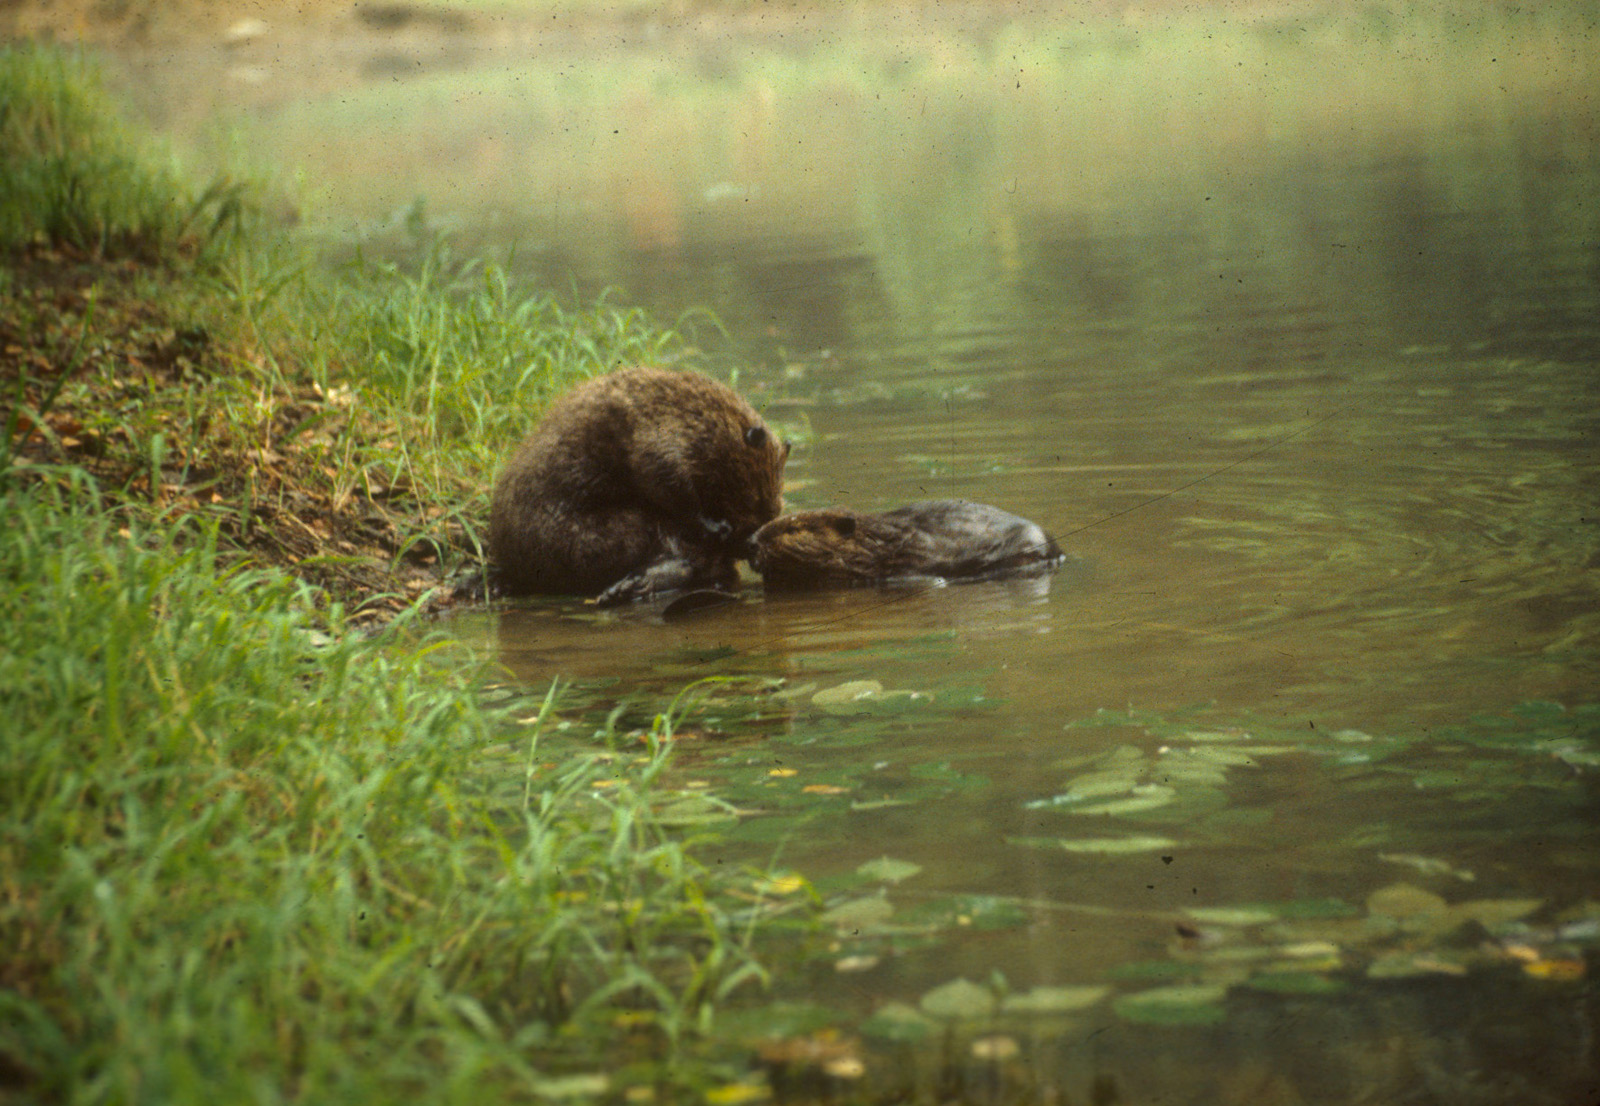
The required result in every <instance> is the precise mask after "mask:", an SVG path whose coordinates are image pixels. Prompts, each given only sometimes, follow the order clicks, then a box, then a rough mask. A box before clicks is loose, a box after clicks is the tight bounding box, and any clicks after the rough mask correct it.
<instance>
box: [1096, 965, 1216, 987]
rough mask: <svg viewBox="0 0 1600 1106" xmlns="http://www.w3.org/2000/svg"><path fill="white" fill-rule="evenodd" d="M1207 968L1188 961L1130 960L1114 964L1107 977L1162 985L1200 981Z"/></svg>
mask: <svg viewBox="0 0 1600 1106" xmlns="http://www.w3.org/2000/svg"><path fill="white" fill-rule="evenodd" d="M1204 973H1205V968H1204V967H1203V966H1202V965H1200V964H1197V963H1195V962H1193V961H1187V960H1129V961H1127V962H1126V963H1123V964H1113V965H1112V966H1111V968H1110V970H1109V971H1107V972H1106V975H1108V976H1109V977H1111V978H1112V979H1120V980H1127V981H1131V982H1135V983H1162V982H1166V981H1168V980H1174V979H1199V978H1200V977H1201V976H1202V975H1203V974H1204Z"/></svg>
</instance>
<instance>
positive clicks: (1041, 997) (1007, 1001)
mask: <svg viewBox="0 0 1600 1106" xmlns="http://www.w3.org/2000/svg"><path fill="white" fill-rule="evenodd" d="M1110 993H1111V988H1110V987H1035V988H1034V989H1033V990H1031V991H1024V992H1022V993H1021V994H1015V995H1007V996H1006V997H1005V998H1004V999H1003V1000H1002V1001H1001V1003H1000V1009H1002V1010H1004V1011H1005V1012H1006V1013H1008V1014H1065V1013H1069V1012H1071V1011H1073V1010H1082V1009H1084V1008H1086V1007H1089V1006H1093V1005H1094V1004H1095V1003H1097V1002H1099V1001H1100V1000H1101V999H1103V998H1105V997H1106V995H1108V994H1110Z"/></svg>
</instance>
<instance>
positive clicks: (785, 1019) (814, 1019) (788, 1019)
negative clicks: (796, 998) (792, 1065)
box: [717, 1002, 840, 1043]
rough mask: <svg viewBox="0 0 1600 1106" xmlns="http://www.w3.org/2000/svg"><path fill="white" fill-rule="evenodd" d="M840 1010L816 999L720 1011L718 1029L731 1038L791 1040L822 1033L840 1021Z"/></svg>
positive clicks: (750, 1040) (746, 1040)
mask: <svg viewBox="0 0 1600 1106" xmlns="http://www.w3.org/2000/svg"><path fill="white" fill-rule="evenodd" d="M839 1017H840V1015H839V1013H838V1011H836V1010H831V1009H829V1008H828V1007H826V1006H822V1005H820V1004H818V1003H814V1002H772V1003H768V1004H767V1005H765V1006H757V1007H754V1008H751V1009H743V1008H737V1009H734V1008H730V1009H725V1010H718V1011H717V1031H718V1033H720V1034H722V1035H724V1037H725V1038H727V1039H736V1040H740V1041H745V1042H750V1043H755V1042H758V1041H768V1040H791V1039H794V1038H800V1037H805V1036H807V1035H808V1034H818V1033H822V1032H824V1031H826V1030H828V1029H830V1028H832V1027H833V1026H834V1025H837V1024H838V1022H839Z"/></svg>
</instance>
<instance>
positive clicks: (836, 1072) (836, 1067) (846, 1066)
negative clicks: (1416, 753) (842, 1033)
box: [822, 1056, 867, 1079]
mask: <svg viewBox="0 0 1600 1106" xmlns="http://www.w3.org/2000/svg"><path fill="white" fill-rule="evenodd" d="M822 1070H823V1071H825V1072H827V1073H828V1074H829V1075H831V1076H833V1077H834V1078H835V1079H860V1078H861V1077H862V1076H863V1075H865V1074H867V1065H866V1064H864V1063H863V1062H862V1060H861V1057H859V1056H834V1057H831V1058H829V1059H827V1060H825V1061H823V1064H822Z"/></svg>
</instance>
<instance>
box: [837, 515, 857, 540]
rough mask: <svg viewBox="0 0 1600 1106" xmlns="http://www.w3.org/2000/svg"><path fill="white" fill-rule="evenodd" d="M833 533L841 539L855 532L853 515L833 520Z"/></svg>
mask: <svg viewBox="0 0 1600 1106" xmlns="http://www.w3.org/2000/svg"><path fill="white" fill-rule="evenodd" d="M833 532H834V533H835V534H838V535H839V536H840V537H841V538H848V537H850V536H851V535H853V534H854V533H855V532H856V519H855V516H854V515H841V516H839V517H838V518H836V519H834V520H833Z"/></svg>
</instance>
